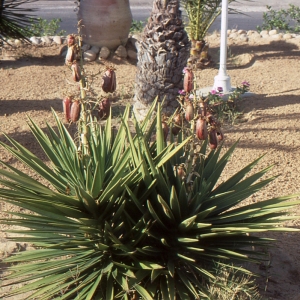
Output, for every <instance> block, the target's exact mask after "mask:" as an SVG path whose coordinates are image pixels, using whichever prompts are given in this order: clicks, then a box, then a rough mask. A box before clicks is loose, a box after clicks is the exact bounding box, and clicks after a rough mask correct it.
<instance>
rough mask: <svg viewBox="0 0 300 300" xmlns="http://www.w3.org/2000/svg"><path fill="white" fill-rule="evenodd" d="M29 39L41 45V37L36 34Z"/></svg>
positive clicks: (34, 43)
mask: <svg viewBox="0 0 300 300" xmlns="http://www.w3.org/2000/svg"><path fill="white" fill-rule="evenodd" d="M29 40H30V42H31V43H32V44H33V45H39V44H40V43H41V39H40V38H37V37H35V36H32V37H31V38H30V39H29Z"/></svg>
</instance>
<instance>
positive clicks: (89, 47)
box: [81, 44, 98, 54]
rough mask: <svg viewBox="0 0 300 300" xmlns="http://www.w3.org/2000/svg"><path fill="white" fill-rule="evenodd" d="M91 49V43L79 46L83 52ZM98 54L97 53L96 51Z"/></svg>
mask: <svg viewBox="0 0 300 300" xmlns="http://www.w3.org/2000/svg"><path fill="white" fill-rule="evenodd" d="M90 49H91V45H89V44H84V45H83V46H82V47H81V50H82V51H83V52H85V51H87V50H90ZM97 54H98V53H97Z"/></svg>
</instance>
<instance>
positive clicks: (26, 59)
mask: <svg viewBox="0 0 300 300" xmlns="http://www.w3.org/2000/svg"><path fill="white" fill-rule="evenodd" d="M35 49H37V50H39V51H40V52H39V54H37V56H34V55H35V54H32V53H34V52H33V51H34V50H32V48H29V49H27V48H24V49H23V48H16V49H14V50H13V51H10V52H9V53H11V55H12V56H10V57H8V58H5V56H4V58H3V59H2V60H0V68H3V69H6V68H15V69H17V68H20V67H26V66H32V65H41V66H54V67H55V66H62V65H64V60H65V58H64V57H63V56H61V54H60V50H59V48H58V47H56V48H48V47H46V48H45V54H43V52H42V49H43V48H41V47H38V48H37V47H36V48H35ZM50 52H51V54H50Z"/></svg>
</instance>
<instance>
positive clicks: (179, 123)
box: [172, 112, 182, 135]
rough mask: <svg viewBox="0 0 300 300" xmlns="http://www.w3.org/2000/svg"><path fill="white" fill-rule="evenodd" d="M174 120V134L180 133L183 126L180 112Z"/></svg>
mask: <svg viewBox="0 0 300 300" xmlns="http://www.w3.org/2000/svg"><path fill="white" fill-rule="evenodd" d="M173 121H174V122H173V126H172V134H173V135H178V133H179V131H180V130H181V127H182V118H181V114H180V113H179V112H178V113H177V114H176V115H175V116H174V118H173Z"/></svg>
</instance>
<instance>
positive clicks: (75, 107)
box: [70, 100, 81, 123]
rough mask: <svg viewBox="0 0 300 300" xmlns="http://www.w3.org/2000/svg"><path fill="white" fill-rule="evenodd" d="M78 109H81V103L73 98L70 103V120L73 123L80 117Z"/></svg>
mask: <svg viewBox="0 0 300 300" xmlns="http://www.w3.org/2000/svg"><path fill="white" fill-rule="evenodd" d="M80 111H81V104H80V102H79V101H78V100H75V101H74V102H73V103H72V105H71V115H70V118H71V121H72V122H73V123H75V122H77V121H78V120H79V117H80Z"/></svg>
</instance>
